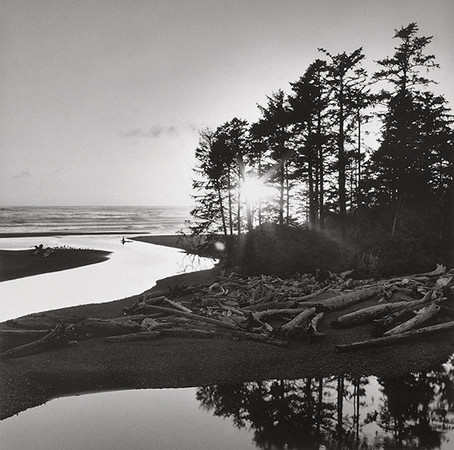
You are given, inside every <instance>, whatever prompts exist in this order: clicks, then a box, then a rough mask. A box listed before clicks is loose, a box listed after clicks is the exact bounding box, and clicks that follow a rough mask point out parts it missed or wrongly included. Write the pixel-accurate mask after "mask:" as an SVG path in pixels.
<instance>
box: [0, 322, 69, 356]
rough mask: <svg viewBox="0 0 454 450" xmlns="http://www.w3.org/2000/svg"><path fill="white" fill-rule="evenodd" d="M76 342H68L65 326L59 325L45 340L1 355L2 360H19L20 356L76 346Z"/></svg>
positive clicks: (42, 339) (21, 346) (15, 348)
mask: <svg viewBox="0 0 454 450" xmlns="http://www.w3.org/2000/svg"><path fill="white" fill-rule="evenodd" d="M74 344H76V342H74V341H70V340H68V338H67V336H66V334H65V326H64V325H63V324H60V325H57V326H56V327H55V329H53V330H52V331H51V332H50V333H48V334H46V336H44V337H43V338H41V339H39V340H37V341H33V342H30V343H28V344H24V345H20V346H18V347H14V348H11V349H9V350H7V351H5V352H3V353H0V359H6V358H18V357H20V356H27V355H33V354H35V353H41V352H44V351H47V350H49V349H51V348H56V347H63V346H67V345H74Z"/></svg>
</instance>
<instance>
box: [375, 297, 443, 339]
mask: <svg viewBox="0 0 454 450" xmlns="http://www.w3.org/2000/svg"><path fill="white" fill-rule="evenodd" d="M438 311H440V305H438V304H436V303H432V304H431V305H429V306H426V307H425V308H423V309H421V310H420V311H419V312H418V313H417V314H416V316H415V317H413V318H412V319H410V320H407V321H406V322H404V323H402V324H400V325H397V327H395V328H393V329H391V330H389V331H387V332H386V333H384V336H393V335H395V334H400V333H404V332H406V331H410V330H413V329H414V328H417V327H418V326H419V325H421V324H422V323H424V322H427V321H428V320H429V319H431V318H432V317H434V316H435V315H436V314H437V313H438Z"/></svg>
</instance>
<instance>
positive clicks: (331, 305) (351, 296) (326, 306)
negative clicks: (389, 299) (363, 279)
mask: <svg viewBox="0 0 454 450" xmlns="http://www.w3.org/2000/svg"><path fill="white" fill-rule="evenodd" d="M383 288H384V286H383V285H382V284H380V285H377V286H372V287H370V288H367V289H360V290H359V291H353V292H349V293H347V294H341V295H337V296H336V297H332V298H329V299H327V300H326V301H323V302H320V303H319V304H318V307H317V309H318V310H320V311H335V310H339V309H344V308H348V307H349V306H351V305H354V304H355V303H359V302H361V301H363V300H367V299H369V298H371V297H373V296H374V295H377V294H379V293H380V292H382V291H383Z"/></svg>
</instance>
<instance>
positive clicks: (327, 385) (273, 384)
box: [197, 364, 454, 449]
mask: <svg viewBox="0 0 454 450" xmlns="http://www.w3.org/2000/svg"><path fill="white" fill-rule="evenodd" d="M453 382H454V371H453V368H452V365H450V364H448V365H445V366H442V367H441V368H440V369H439V370H434V371H431V372H427V373H419V374H408V375H406V376H404V377H400V378H387V379H381V380H377V379H376V378H375V377H368V378H350V377H348V376H346V377H340V376H339V377H328V378H319V379H314V378H306V379H301V380H292V381H286V380H272V381H266V382H253V383H239V384H234V385H218V386H208V387H202V388H199V389H198V390H197V400H198V401H199V402H200V403H201V405H202V406H203V408H205V409H207V410H208V411H212V412H213V414H214V415H215V416H221V417H230V418H231V419H232V420H233V423H234V424H235V426H236V427H238V428H249V429H251V431H252V432H253V439H254V442H255V443H256V445H257V446H258V447H259V448H263V449H284V448H285V449H301V448H304V449H320V448H327V449H352V448H355V449H369V448H370V449H376V448H406V449H407V448H408V449H410V448H411V449H413V448H425V449H435V448H446V449H448V448H453V446H454V442H450V439H452V440H453V441H454V433H453V429H454V397H453Z"/></svg>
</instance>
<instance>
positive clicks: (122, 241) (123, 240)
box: [121, 236, 126, 245]
mask: <svg viewBox="0 0 454 450" xmlns="http://www.w3.org/2000/svg"><path fill="white" fill-rule="evenodd" d="M125 242H126V239H125V237H124V236H123V238H122V240H121V243H122V244H123V245H125Z"/></svg>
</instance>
